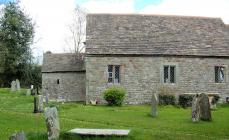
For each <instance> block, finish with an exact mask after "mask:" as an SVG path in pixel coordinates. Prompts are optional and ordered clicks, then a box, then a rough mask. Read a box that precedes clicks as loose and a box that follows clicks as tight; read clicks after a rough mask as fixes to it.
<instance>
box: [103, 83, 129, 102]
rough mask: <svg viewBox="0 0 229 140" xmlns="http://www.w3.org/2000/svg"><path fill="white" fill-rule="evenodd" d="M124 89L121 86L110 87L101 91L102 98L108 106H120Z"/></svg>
mask: <svg viewBox="0 0 229 140" xmlns="http://www.w3.org/2000/svg"><path fill="white" fill-rule="evenodd" d="M125 94H126V90H125V89H124V88H121V87H110V88H108V89H106V90H105V91H104V92H103V98H104V99H105V100H106V101H107V103H108V105H110V106H121V105H122V103H123V100H124V98H125Z"/></svg>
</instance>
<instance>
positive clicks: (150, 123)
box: [0, 89, 229, 140]
mask: <svg viewBox="0 0 229 140" xmlns="http://www.w3.org/2000/svg"><path fill="white" fill-rule="evenodd" d="M25 92H26V91H25V90H23V89H22V90H21V92H17V93H11V92H10V89H0V139H1V140H7V139H8V138H9V136H10V135H11V134H12V133H15V131H20V130H23V131H24V132H25V133H26V134H27V138H28V139H29V140H46V139H47V136H46V127H45V122H44V115H43V113H38V114H34V113H32V112H33V96H25ZM53 105H55V106H57V108H58V111H59V117H60V127H61V138H60V139H61V140H66V139H69V140H71V139H72V140H78V139H80V140H81V139H87V140H95V139H96V140H98V139H104V140H105V139H106V140H107V139H112V140H120V139H123V140H141V139H143V140H152V139H171V140H172V139H185V140H189V139H190V140H191V139H197V140H199V139H201V140H205V139H229V105H221V106H218V109H217V110H216V111H212V118H213V121H212V122H203V121H200V122H198V123H192V121H191V109H182V108H177V107H173V106H160V107H159V115H158V117H156V118H152V117H151V116H150V114H149V113H150V110H151V107H150V106H149V105H139V106H122V107H109V106H90V105H87V106H85V105H83V104H77V103H65V104H52V106H53ZM73 128H114V129H131V133H130V135H129V136H128V137H92V136H91V137H80V136H76V135H75V136H73V135H69V134H67V133H65V132H66V131H68V130H70V129H73Z"/></svg>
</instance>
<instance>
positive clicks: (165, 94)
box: [159, 86, 176, 105]
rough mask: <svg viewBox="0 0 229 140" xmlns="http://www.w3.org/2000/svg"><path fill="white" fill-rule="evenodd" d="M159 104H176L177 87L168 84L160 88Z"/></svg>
mask: <svg viewBox="0 0 229 140" xmlns="http://www.w3.org/2000/svg"><path fill="white" fill-rule="evenodd" d="M159 104H160V105H175V104H176V98H175V89H174V88H171V87H167V86H161V87H160V88H159Z"/></svg>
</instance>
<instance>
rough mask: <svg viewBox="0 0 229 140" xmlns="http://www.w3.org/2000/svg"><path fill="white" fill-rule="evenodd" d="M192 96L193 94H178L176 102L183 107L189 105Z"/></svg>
mask: <svg viewBox="0 0 229 140" xmlns="http://www.w3.org/2000/svg"><path fill="white" fill-rule="evenodd" d="M194 96H195V95H193V94H181V95H179V99H178V104H179V105H180V106H181V107H183V108H186V107H191V106H192V100H193V97H194Z"/></svg>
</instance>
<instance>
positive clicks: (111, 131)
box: [68, 128, 130, 136]
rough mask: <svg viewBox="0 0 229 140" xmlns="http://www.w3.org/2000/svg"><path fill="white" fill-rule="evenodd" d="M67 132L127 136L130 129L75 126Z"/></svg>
mask: <svg viewBox="0 0 229 140" xmlns="http://www.w3.org/2000/svg"><path fill="white" fill-rule="evenodd" d="M68 132H69V133H73V134H78V135H95V136H127V135H128V134H129V132H130V130H121V129H83V128H75V129H72V130H70V131H68Z"/></svg>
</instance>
